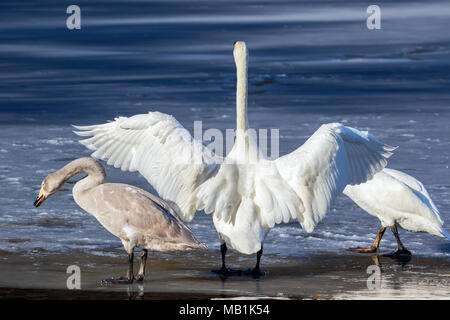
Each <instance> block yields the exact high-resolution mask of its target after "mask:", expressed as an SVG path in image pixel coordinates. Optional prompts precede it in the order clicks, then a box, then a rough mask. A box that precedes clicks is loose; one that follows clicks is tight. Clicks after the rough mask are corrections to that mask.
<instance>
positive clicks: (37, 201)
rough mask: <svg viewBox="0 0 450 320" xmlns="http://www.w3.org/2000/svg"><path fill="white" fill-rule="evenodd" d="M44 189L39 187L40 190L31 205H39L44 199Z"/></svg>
mask: <svg viewBox="0 0 450 320" xmlns="http://www.w3.org/2000/svg"><path fill="white" fill-rule="evenodd" d="M45 199H46V198H45V196H44V191H43V189H42V188H41V191H39V195H38V196H37V198H36V200H35V201H34V203H33V205H34V206H35V207H36V208H37V207H39V206H40V205H41V203H42V202H44V200H45Z"/></svg>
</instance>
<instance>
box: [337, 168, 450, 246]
mask: <svg viewBox="0 0 450 320" xmlns="http://www.w3.org/2000/svg"><path fill="white" fill-rule="evenodd" d="M343 193H344V194H345V195H346V196H348V197H349V198H350V199H352V200H353V201H354V202H355V203H356V204H357V205H358V206H359V207H361V208H362V209H363V210H365V211H367V212H368V213H369V214H371V215H373V216H375V217H377V218H378V219H379V220H380V222H381V225H382V227H394V226H396V225H398V226H400V227H401V228H403V229H405V230H408V231H413V232H427V233H430V234H433V235H436V236H439V237H447V238H449V239H450V236H449V234H448V233H447V232H446V231H445V230H444V229H443V223H444V221H443V218H442V216H441V214H440V212H439V210H438V209H437V207H436V205H435V204H434V202H433V200H432V199H431V197H430V195H429V194H428V191H427V190H426V189H425V187H424V186H423V184H422V183H421V182H420V181H419V180H417V179H415V178H414V177H412V176H410V175H408V174H406V173H404V172H401V171H398V170H392V169H388V168H385V169H384V170H383V171H381V172H379V173H377V174H375V176H374V177H373V178H372V179H371V180H370V181H367V182H366V183H363V184H360V185H357V186H351V185H349V186H347V187H346V188H345V189H344V192H343ZM380 240H381V239H380ZM378 245H379V241H378V243H375V245H374V249H376V248H377V247H378ZM375 247H376V248H375ZM399 249H400V248H399ZM372 251H373V250H372Z"/></svg>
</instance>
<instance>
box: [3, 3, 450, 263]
mask: <svg viewBox="0 0 450 320" xmlns="http://www.w3.org/2000/svg"><path fill="white" fill-rule="evenodd" d="M70 4H73V3H71V2H68V1H45V0H44V1H39V2H35V1H20V2H16V1H2V2H1V3H0V185H1V191H2V192H1V194H0V204H1V206H0V249H2V250H7V251H12V250H17V251H20V252H27V251H29V250H32V249H33V248H45V249H46V250H50V251H52V250H57V251H59V250H70V249H74V248H82V249H85V250H86V251H89V252H91V253H95V254H102V249H104V248H106V247H120V242H119V241H118V240H117V239H116V238H114V237H113V236H112V235H110V234H109V233H108V232H107V231H105V230H104V229H103V228H102V227H101V226H100V225H99V224H98V223H97V222H96V220H95V219H94V218H92V217H91V216H89V215H87V214H85V213H83V212H82V211H81V210H80V209H79V208H78V207H77V206H76V205H75V203H74V202H73V200H72V196H71V185H67V186H66V187H65V188H64V189H63V190H62V191H61V192H59V193H58V194H56V195H55V196H54V197H53V198H52V199H51V200H50V201H48V202H47V203H45V204H44V205H43V206H41V207H40V208H39V209H34V208H33V207H32V202H33V200H34V198H35V196H36V193H37V192H38V190H39V186H40V182H41V180H42V179H43V177H44V176H45V175H46V174H48V173H50V172H51V171H53V170H56V169H59V168H60V167H62V166H63V165H64V164H65V163H67V162H68V161H70V160H72V159H74V158H77V157H80V156H86V155H88V154H89V153H88V152H87V151H86V150H85V149H84V147H82V146H81V145H80V144H78V143H77V141H78V139H77V137H76V136H75V135H74V134H73V133H72V131H71V127H70V124H79V125H86V124H94V123H103V122H106V121H107V120H111V119H113V118H114V117H116V116H119V115H122V116H130V115H133V114H137V113H145V112H148V111H155V110H157V111H161V112H165V113H168V114H172V115H174V116H175V117H176V118H177V119H178V120H179V121H180V122H181V123H182V124H183V125H184V126H185V127H186V128H188V129H189V130H191V131H192V128H193V122H194V120H203V128H204V129H205V130H206V129H208V128H218V129H220V130H225V129H227V128H234V126H235V125H234V121H235V118H234V113H235V110H234V108H235V93H234V90H235V67H234V61H233V57H232V49H233V43H234V42H235V41H236V40H244V41H246V42H247V45H248V48H249V52H250V60H249V83H250V88H249V90H250V96H249V117H250V123H251V125H252V126H253V127H256V128H279V129H280V136H281V141H280V152H281V154H284V153H287V152H290V151H292V150H294V149H295V148H297V146H299V145H300V144H301V143H303V142H304V141H305V139H306V138H307V137H308V136H309V135H311V134H312V133H313V132H314V131H315V130H316V129H317V128H318V127H319V126H320V124H322V123H326V122H343V123H345V124H347V125H350V126H354V127H356V128H358V129H362V130H370V131H371V132H372V133H373V134H374V135H376V136H377V137H379V138H380V139H381V140H383V141H384V142H386V143H388V144H391V145H399V146H400V148H399V149H398V150H397V152H396V153H395V155H394V157H393V158H392V159H391V161H390V165H389V166H390V167H391V168H395V169H399V170H403V171H405V172H407V173H409V174H411V175H413V176H415V177H416V178H418V179H419V180H421V181H422V182H423V183H424V184H425V185H426V187H427V188H428V190H429V192H430V193H431V195H432V197H433V199H434V201H435V203H436V204H437V206H438V208H439V209H440V210H441V212H442V214H443V216H444V218H445V220H446V222H447V223H450V213H449V212H450V171H449V157H450V139H449V137H450V129H449V125H448V124H449V123H450V90H449V88H450V34H449V33H448V30H449V27H450V19H449V18H450V3H448V2H447V1H428V2H426V3H422V2H419V1H418V2H410V1H379V2H377V4H378V5H379V6H380V7H381V10H382V11H381V14H382V22H381V25H382V28H381V30H368V29H367V27H366V21H365V19H366V17H367V14H366V8H367V6H368V5H370V4H372V3H369V2H364V1H363V2H361V1H319V2H318V1H214V2H212V1H211V2H209V1H168V2H154V1H77V3H76V4H78V5H79V6H80V7H81V11H82V21H81V27H82V28H81V30H68V29H67V28H66V21H65V20H66V17H67V16H68V15H67V14H66V13H65V11H66V8H67V6H68V5H70ZM108 180H109V181H121V182H125V183H130V184H134V185H137V186H140V187H142V188H145V189H149V188H150V187H149V186H148V184H147V182H146V181H145V180H144V179H143V178H142V177H140V176H138V175H137V174H136V173H122V172H120V171H118V170H116V169H114V168H108ZM191 226H192V228H193V229H194V231H195V233H196V234H197V235H198V237H199V238H200V239H201V240H203V241H205V242H206V243H207V244H208V245H209V246H210V248H211V249H210V250H215V249H216V246H217V245H218V244H219V242H218V239H217V235H216V233H215V231H214V228H213V226H212V224H211V221H210V217H209V216H205V215H200V214H199V215H197V217H196V219H195V220H194V222H193V223H192V225H191ZM378 226H379V222H378V221H377V220H376V219H375V218H373V217H371V216H369V215H368V214H366V213H364V212H362V211H361V210H360V209H359V208H357V207H356V206H355V205H354V204H352V203H351V202H350V201H349V200H347V199H346V198H344V197H340V198H339V199H338V200H337V201H336V203H335V205H334V207H333V210H332V212H331V213H330V214H329V215H328V216H327V217H326V219H325V220H324V221H323V222H322V223H321V224H320V225H319V226H318V227H317V229H316V230H315V231H314V232H313V233H312V234H306V233H305V232H304V231H302V230H301V228H300V227H299V226H298V224H289V225H284V226H280V227H277V228H275V229H274V230H273V231H272V232H271V233H270V234H269V236H268V238H267V242H266V245H265V251H266V252H268V253H276V254H277V255H279V256H280V257H282V256H289V255H296V254H301V253H304V252H314V251H332V252H338V253H340V252H343V250H344V249H345V248H347V247H349V246H360V245H367V244H368V243H369V242H371V240H372V238H373V237H375V232H376V230H377V228H378ZM447 230H449V227H447ZM401 236H402V239H404V242H405V244H406V246H407V247H408V248H409V249H410V250H411V251H413V252H414V253H415V254H418V255H425V256H436V257H443V258H445V259H448V258H449V257H450V246H449V244H448V242H447V241H446V240H443V239H440V238H437V237H434V236H430V235H426V234H414V233H407V232H402V233H401ZM385 237H386V240H384V241H383V242H382V246H383V248H384V250H387V251H389V250H390V249H395V241H394V239H393V237H392V236H391V235H389V234H387V235H386V236H385ZM14 239H16V240H14ZM12 240H13V241H12Z"/></svg>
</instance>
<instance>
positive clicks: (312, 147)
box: [76, 42, 395, 254]
mask: <svg viewBox="0 0 450 320" xmlns="http://www.w3.org/2000/svg"><path fill="white" fill-rule="evenodd" d="M233 54H234V58H235V61H236V69H237V94H236V109H237V110H236V111H237V130H236V141H235V144H234V146H233V148H232V150H231V152H230V153H229V154H228V155H227V156H226V158H224V159H222V158H220V157H217V156H216V155H213V154H211V152H210V151H209V149H207V148H205V147H204V146H203V145H202V143H201V142H199V141H196V140H194V139H193V138H192V137H191V135H190V134H189V133H188V131H187V130H186V129H184V128H183V127H182V126H181V124H180V123H178V122H177V121H176V120H175V119H174V118H173V117H172V116H170V115H166V114H163V113H159V112H149V113H148V114H140V115H136V116H133V117H130V118H125V117H120V118H116V119H115V121H113V122H110V123H106V124H101V125H94V126H88V127H76V128H77V129H79V130H81V132H77V134H79V135H82V136H90V137H91V138H88V139H86V140H82V141H81V143H83V144H84V145H85V146H87V147H88V148H90V149H92V150H95V152H94V153H93V154H92V156H93V157H96V158H100V159H105V160H108V164H111V165H114V166H115V167H120V168H121V169H122V170H130V171H134V170H138V171H139V172H140V173H141V174H142V175H143V176H144V177H145V178H146V179H147V180H148V181H149V183H150V184H151V185H152V186H153V187H154V188H155V190H156V191H157V192H158V193H159V195H160V196H161V197H162V198H164V199H165V200H167V201H169V202H171V204H173V205H174V206H175V208H176V209H177V211H178V213H179V215H180V216H181V217H182V218H183V219H184V220H186V221H190V220H191V219H192V218H193V216H194V214H195V212H196V211H198V210H204V211H205V212H206V213H212V214H213V222H214V225H215V227H216V229H217V231H218V233H219V235H220V237H221V239H222V241H223V242H225V243H226V244H227V245H229V246H231V247H232V248H234V249H236V250H238V251H239V252H241V253H245V254H251V253H254V252H257V251H259V250H261V244H262V241H263V240H264V237H265V235H266V234H267V232H268V230H269V229H270V228H272V227H273V226H274V225H276V224H279V223H283V222H288V221H289V220H291V219H298V220H299V223H300V224H301V225H302V227H303V228H304V229H305V230H306V231H308V232H311V231H312V230H313V229H314V227H315V226H316V225H317V223H318V222H319V221H320V220H321V219H323V217H324V216H325V214H326V212H327V211H328V209H329V207H330V204H331V202H332V200H333V199H334V198H335V197H336V196H337V195H338V194H340V193H341V192H342V191H343V190H344V188H345V186H346V185H347V184H359V183H362V182H365V181H367V180H368V179H370V178H371V177H372V176H373V175H374V174H375V173H376V172H378V171H380V170H382V169H383V168H384V166H385V165H386V159H387V158H388V157H390V156H391V154H392V151H393V150H394V149H395V148H394V147H390V146H387V145H385V144H383V143H381V142H380V141H378V140H376V139H375V138H374V137H372V136H371V135H370V134H369V133H367V132H361V131H358V130H355V129H353V128H349V127H345V126H343V125H341V124H338V123H332V124H325V125H322V126H321V127H320V128H319V129H318V130H317V131H316V132H315V133H314V134H313V135H312V136H311V137H310V138H309V139H308V140H307V141H306V142H305V143H304V144H303V145H302V146H301V147H299V148H298V149H297V150H295V151H293V152H292V153H290V154H288V155H285V156H283V157H280V158H278V159H276V160H274V161H269V160H266V159H264V158H263V157H262V156H261V154H260V152H259V150H258V147H257V145H256V143H255V142H254V141H253V140H252V137H251V135H250V134H248V132H247V128H248V124H247V123H248V121H247V47H246V45H245V43H244V42H237V43H235V49H234V51H233Z"/></svg>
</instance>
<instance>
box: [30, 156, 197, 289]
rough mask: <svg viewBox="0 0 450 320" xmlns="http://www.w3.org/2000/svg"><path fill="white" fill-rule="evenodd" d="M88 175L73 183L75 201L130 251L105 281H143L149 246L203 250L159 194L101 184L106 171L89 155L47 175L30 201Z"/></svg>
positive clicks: (117, 185)
mask: <svg viewBox="0 0 450 320" xmlns="http://www.w3.org/2000/svg"><path fill="white" fill-rule="evenodd" d="M80 173H85V174H87V176H86V177H85V178H83V179H81V180H80V181H78V182H77V183H76V184H75V186H74V187H73V191H72V193H73V198H74V200H75V202H76V203H77V204H78V205H79V206H80V207H81V208H82V209H83V210H85V211H87V212H89V213H90V214H92V215H93V216H94V217H95V218H96V219H97V220H98V221H99V222H100V223H101V224H102V225H103V227H105V229H106V230H108V231H109V232H111V233H112V234H113V235H115V236H116V237H118V238H119V239H120V240H122V243H123V246H124V247H125V250H126V252H127V253H128V272H127V276H126V277H119V278H111V279H105V280H104V282H106V283H132V282H133V280H137V281H142V280H143V279H144V275H145V263H146V261H147V250H154V251H175V250H190V249H205V248H206V245H204V244H203V243H201V242H199V241H198V240H197V239H196V238H195V237H194V234H193V233H192V231H191V230H190V229H189V228H188V227H187V226H186V225H185V224H184V223H183V222H182V221H181V220H180V219H179V218H178V217H177V215H176V214H175V212H174V211H173V209H172V208H171V207H170V206H169V205H168V204H167V203H165V202H164V201H163V200H161V199H159V198H158V197H156V196H154V195H152V194H150V193H148V192H146V191H144V190H142V189H140V188H137V187H134V186H131V185H127V184H121V183H103V181H104V180H105V178H106V174H105V169H104V168H103V166H102V165H101V164H100V163H99V162H98V161H96V160H94V159H92V158H80V159H76V160H74V161H72V162H70V163H69V164H67V165H66V166H64V167H63V168H61V169H60V170H58V171H56V172H53V173H51V174H49V175H48V176H47V177H46V178H45V179H44V180H43V181H42V187H41V190H40V192H39V195H38V197H37V199H36V201H35V202H34V206H35V207H38V206H39V205H40V204H41V203H42V202H43V201H44V200H45V199H47V198H48V197H49V196H51V195H52V194H54V193H56V192H57V191H58V190H59V189H60V188H61V187H62V186H63V184H64V183H65V182H66V181H67V180H69V179H70V178H72V177H73V176H75V175H77V174H80ZM135 247H139V248H142V249H143V250H142V253H141V266H140V269H139V273H138V275H137V277H135V276H134V275H133V256H134V254H133V252H134V248H135Z"/></svg>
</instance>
